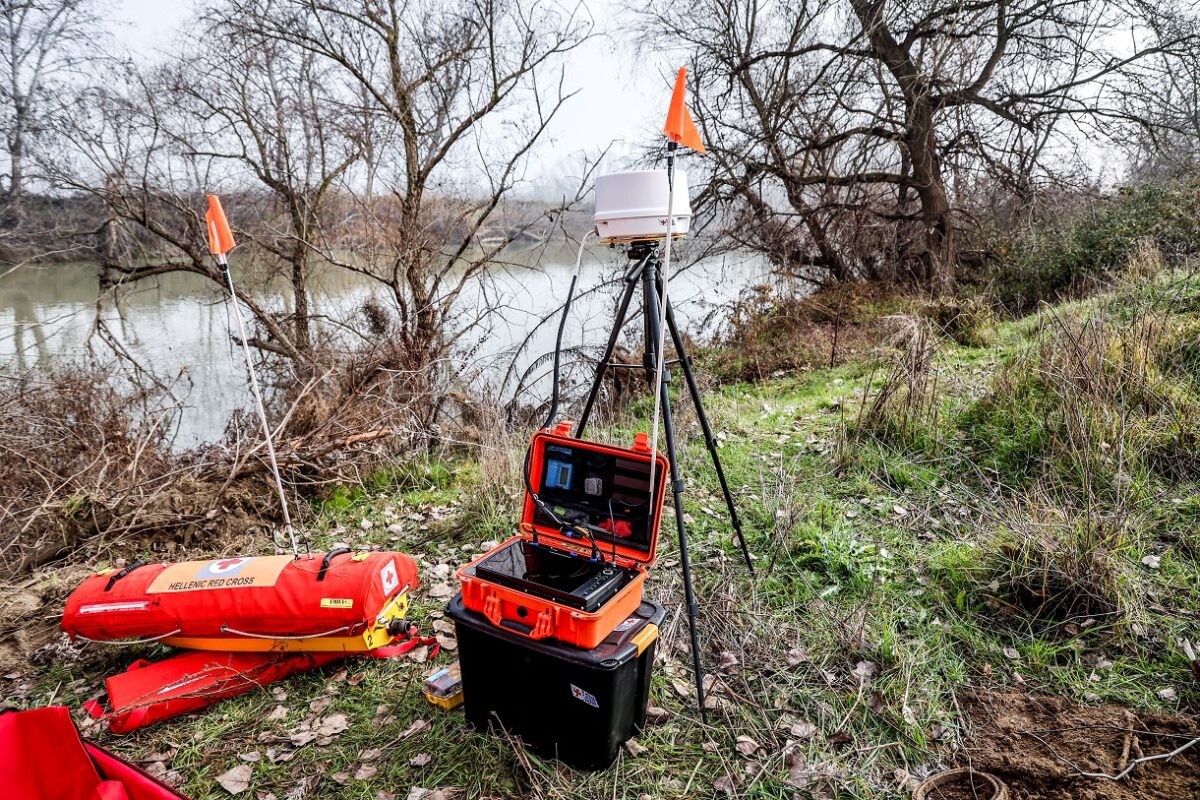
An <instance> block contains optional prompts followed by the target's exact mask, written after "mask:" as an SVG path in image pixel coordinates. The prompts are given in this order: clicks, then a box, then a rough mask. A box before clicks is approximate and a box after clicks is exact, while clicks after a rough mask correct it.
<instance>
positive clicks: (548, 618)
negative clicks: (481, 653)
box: [457, 422, 669, 650]
mask: <svg viewBox="0 0 1200 800" xmlns="http://www.w3.org/2000/svg"><path fill="white" fill-rule="evenodd" d="M547 447H551V448H555V447H557V448H560V449H561V448H569V449H570V450H572V451H583V452H586V453H593V454H598V456H600V457H603V456H611V457H614V458H615V459H620V460H621V462H625V463H628V462H636V463H638V464H641V465H645V470H646V473H647V477H646V479H645V485H644V486H641V487H637V486H633V485H629V486H626V487H625V488H626V490H627V491H626V492H625V494H624V496H625V497H626V498H627V499H631V497H632V496H633V495H634V493H635V492H636V497H641V498H644V501H643V502H645V503H647V504H649V503H650V500H651V497H650V493H649V492H648V488H649V476H648V473H649V464H650V461H651V458H650V442H649V437H648V436H647V435H646V434H644V433H639V434H636V436H635V437H634V445H633V447H632V448H623V447H615V446H613V445H606V444H599V443H596V442H586V441H583V440H581V439H576V438H575V437H573V436H572V435H571V423H570V422H563V423H560V424H559V425H558V427H557V428H555V429H554V430H553V431H549V430H541V431H538V432H537V433H535V434H534V435H533V440H532V441H531V442H530V445H529V448H530V453H529V458H528V466H527V469H528V480H529V486H528V487H527V489H528V488H532V490H533V492H534V493H536V494H538V495H541V494H542V493H543V491H545V489H546V486H545V485H544V484H545V477H546V464H547V456H546V449H547ZM656 461H657V466H656V467H655V473H654V483H655V486H654V492H653V506H652V507H648V508H647V513H646V518H647V523H646V526H645V531H644V536H636V535H635V528H634V527H633V526H632V525H630V524H629V522H628V521H627V520H626V519H622V520H620V521H618V520H617V519H616V518H615V517H614V516H613V514H612V501H611V499H610V500H609V505H608V508H609V514H608V516H609V519H610V522H611V524H610V526H609V530H611V533H606V532H594V533H593V534H592V535H591V537H590V538H591V541H588V540H586V539H583V538H581V537H580V536H579V535H578V534H577V533H575V534H574V535H573V534H571V533H567V532H566V530H564V528H563V527H559V526H555V525H554V524H553V523H552V522H548V521H547V520H546V515H545V512H544V511H543V510H542V509H540V508H539V505H538V503H537V502H535V501H534V499H533V497H531V496H530V492H529V491H526V493H525V507H524V510H523V512H522V514H521V524H520V527H519V533H518V534H517V535H516V536H514V537H512V538H511V539H509V540H507V541H505V542H503V543H501V544H500V545H499V546H497V547H496V548H494V549H493V550H491V551H490V552H488V553H485V554H484V555H482V556H480V557H479V558H477V559H475V560H474V561H472V562H471V563H470V564H467V565H466V566H465V567H462V568H461V569H459V570H458V572H457V576H458V579H459V581H461V582H462V597H463V605H464V606H466V607H467V608H468V609H470V610H471V611H475V612H477V613H480V614H483V615H484V616H485V617H486V618H487V619H488V621H489V622H491V623H492V624H493V625H495V626H497V627H502V628H504V629H505V630H508V631H512V632H513V633H516V634H519V635H521V636H525V637H527V638H530V639H557V640H558V641H561V642H566V643H567V644H572V645H575V646H576V647H581V648H583V649H585V650H591V649H593V648H594V647H596V646H597V645H599V644H600V643H601V642H602V641H604V639H605V638H606V637H607V636H608V635H609V634H610V633H612V632H613V630H615V629H616V627H617V626H618V625H620V624H621V623H622V622H623V621H624V620H625V619H627V618H628V617H629V616H630V615H631V614H633V613H634V612H635V611H637V609H638V607H639V606H640V605H641V602H642V589H643V587H644V585H645V583H646V572H647V569H648V568H649V567H651V566H652V565H653V564H654V560H655V553H656V551H657V549H658V531H659V525H660V524H661V521H662V509H663V494H664V492H665V490H666V485H667V472H668V469H669V465H668V463H667V458H666V456H664V455H663V454H662V453H657V454H656ZM581 482H582V473H581V481H579V482H578V483H581ZM634 483H636V480H634ZM638 488H640V489H641V491H640V492H637V489H638ZM560 501H562V502H568V503H569V500H566V501H563V498H562V497H561V493H560V497H559V498H558V499H557V500H551V502H560ZM560 510H561V509H560ZM640 524H641V521H640V519H639V520H638V521H637V525H638V526H639V527H640ZM622 525H624V526H625V527H622ZM593 531H595V528H594V527H593ZM639 539H641V541H639ZM530 543H532V544H533V545H535V546H536V545H540V546H542V547H547V548H550V549H551V550H552V551H556V552H558V553H565V554H570V555H573V556H577V557H582V558H585V559H586V558H592V559H594V558H595V557H596V556H597V554H598V555H599V557H600V558H601V559H603V561H604V562H606V563H610V564H614V565H616V566H617V567H619V568H622V569H624V570H627V571H628V572H629V573H630V574H631V575H632V577H631V579H630V580H629V581H628V582H627V583H626V584H625V585H624V586H622V587H621V588H620V589H619V590H618V591H617V593H616V594H615V595H614V596H613V597H612V598H610V599H608V600H607V601H606V602H605V603H604V604H603V605H601V606H600V607H599V608H597V609H596V610H595V611H590V612H589V611H585V610H581V609H579V608H573V607H571V606H569V605H565V604H563V603H560V602H556V601H555V600H552V599H549V598H546V597H539V596H537V595H535V594H530V593H529V592H527V591H523V590H522V589H520V588H517V587H515V586H505V585H503V584H500V583H497V582H495V581H494V580H489V579H488V578H485V577H483V576H481V575H478V574H476V573H477V570H478V567H479V565H480V564H481V563H482V562H484V561H487V560H488V559H489V558H490V557H492V556H493V555H495V554H497V553H500V552H501V551H503V550H505V549H506V548H509V547H519V546H520V547H527V546H528V545H529V544H530ZM597 551H598V553H597Z"/></svg>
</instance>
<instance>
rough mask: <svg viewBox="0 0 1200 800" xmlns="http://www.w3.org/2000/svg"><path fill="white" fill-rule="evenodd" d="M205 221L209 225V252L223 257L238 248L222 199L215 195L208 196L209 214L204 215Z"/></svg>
mask: <svg viewBox="0 0 1200 800" xmlns="http://www.w3.org/2000/svg"><path fill="white" fill-rule="evenodd" d="M204 221H205V222H207V223H208V252H210V253H212V254H213V255H214V256H223V255H225V254H226V253H228V252H229V251H230V250H232V249H233V248H234V247H236V246H237V242H235V241H234V240H233V231H231V230H229V220H227V219H225V210H224V209H223V208H221V198H219V197H217V196H216V195H215V194H210V195H209V196H208V213H207V214H205V215H204Z"/></svg>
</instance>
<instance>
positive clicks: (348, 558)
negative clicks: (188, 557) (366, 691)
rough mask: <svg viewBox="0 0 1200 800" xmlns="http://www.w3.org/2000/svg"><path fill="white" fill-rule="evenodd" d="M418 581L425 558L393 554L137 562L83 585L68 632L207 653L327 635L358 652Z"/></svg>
mask: <svg viewBox="0 0 1200 800" xmlns="http://www.w3.org/2000/svg"><path fill="white" fill-rule="evenodd" d="M416 586H417V565H416V563H415V562H414V561H413V560H412V558H410V557H409V556H407V555H404V554H403V553H394V552H378V553H360V554H353V553H350V552H349V551H334V552H332V553H329V554H328V555H324V556H322V555H313V556H304V557H301V558H292V557H291V556H286V555H285V556H257V557H253V556H251V557H243V558H226V559H216V560H213V561H187V562H181V563H177V564H145V565H134V566H132V567H126V568H125V569H123V570H121V571H119V572H116V571H114V572H106V573H102V574H98V575H93V576H92V577H90V578H88V579H87V580H85V581H84V582H83V583H82V584H80V586H79V587H78V588H77V589H76V590H75V591H74V592H72V593H71V596H70V597H69V598H68V599H67V604H66V608H65V609H64V610H63V618H62V629H63V630H64V631H66V632H67V633H68V634H70V635H71V636H72V637H82V638H85V639H91V640H97V641H111V640H114V639H127V638H133V639H163V640H165V641H167V642H168V643H172V644H177V645H179V646H182V647H189V648H193V649H205V650H226V649H228V650H238V649H258V650H267V649H275V650H306V649H314V648H310V647H305V646H303V644H302V637H310V639H319V638H323V637H328V638H330V639H338V640H340V641H344V642H345V646H344V648H339V649H345V650H346V651H347V652H353V651H355V650H362V649H369V645H364V644H363V643H362V641H361V637H362V636H363V635H364V634H365V633H366V632H367V631H368V630H369V629H372V628H373V626H377V625H378V622H379V620H378V617H379V615H380V614H381V613H382V612H383V610H384V609H385V608H386V607H387V606H388V605H389V603H391V602H392V601H393V600H394V599H396V598H399V597H400V596H401V595H403V594H404V593H405V592H407V591H409V590H411V589H413V588H415V587H416ZM272 637H278V641H272ZM354 637H360V640H359V641H357V642H356V641H354V640H353V639H354ZM213 640H225V641H229V642H241V645H237V646H235V645H233V644H230V645H228V646H221V643H220V642H219V641H218V642H214V641H213ZM256 640H257V643H256ZM289 641H290V642H292V643H293V644H292V645H289V644H288V642H289ZM326 644H329V643H326Z"/></svg>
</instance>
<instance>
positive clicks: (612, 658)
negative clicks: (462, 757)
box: [446, 592, 667, 669]
mask: <svg viewBox="0 0 1200 800" xmlns="http://www.w3.org/2000/svg"><path fill="white" fill-rule="evenodd" d="M446 616H448V617H450V619H451V620H453V621H454V623H455V624H456V625H462V626H465V627H467V628H469V629H470V630H473V631H475V632H476V633H479V634H482V635H484V636H489V637H495V638H498V639H502V640H504V641H507V642H510V643H512V644H516V645H520V646H521V647H527V648H529V649H531V650H535V651H537V652H538V653H541V654H543V655H548V656H553V657H555V658H558V659H561V660H563V661H567V662H570V663H572V664H578V665H580V666H583V667H587V668H589V669H616V668H617V667H619V666H621V665H622V664H625V663H627V662H629V661H630V660H631V659H634V658H637V657H638V656H640V655H641V654H642V653H643V652H644V651H645V649H646V647H647V646H648V645H649V644H651V643H653V642H654V641H655V640H657V638H658V629H659V627H660V626H661V625H662V623H663V620H664V619H666V616H667V610H666V609H665V608H663V607H662V606H661V605H659V604H658V603H654V602H652V601H650V600H642V602H641V605H639V606H638V607H637V609H636V610H635V611H634V612H633V613H632V614H630V615H629V616H628V617H626V618H625V619H624V620H623V621H621V622H620V623H619V624H618V625H617V626H616V627H615V628H613V632H612V633H610V634H609V635H608V636H607V637H606V638H605V639H604V641H602V642H601V643H600V644H598V645H596V646H595V647H594V648H592V649H591V650H584V649H582V648H579V647H576V646H575V645H573V644H568V643H566V642H560V641H558V640H557V639H538V640H536V641H535V640H533V639H529V638H527V637H525V636H523V635H521V634H518V633H514V632H512V631H511V630H509V629H508V628H507V627H505V626H504V625H501V626H499V627H497V626H495V625H493V624H492V623H490V622H488V619H487V617H485V616H483V615H482V614H478V613H476V612H474V611H471V610H470V609H469V608H467V607H466V606H465V605H463V600H462V592H459V593H457V594H455V595H454V597H452V598H451V599H450V602H449V603H447V604H446Z"/></svg>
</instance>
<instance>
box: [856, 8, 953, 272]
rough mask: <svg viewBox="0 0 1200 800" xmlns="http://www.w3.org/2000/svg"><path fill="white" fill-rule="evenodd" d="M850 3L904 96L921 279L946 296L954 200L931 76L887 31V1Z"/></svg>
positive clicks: (904, 141)
mask: <svg viewBox="0 0 1200 800" xmlns="http://www.w3.org/2000/svg"><path fill="white" fill-rule="evenodd" d="M850 5H851V6H852V7H853V8H854V13H855V15H856V16H857V17H858V20H859V22H860V23H861V25H862V29H863V33H864V34H866V36H867V39H868V40H869V41H870V43H871V50H872V51H873V52H874V54H875V55H876V56H877V57H878V58H879V60H880V61H882V62H883V64H884V65H885V66H886V67H887V69H888V72H889V73H890V74H891V76H892V77H893V78H894V79H895V81H896V84H897V86H899V88H900V93H901V95H902V96H903V97H904V108H905V117H906V118H905V131H904V138H903V144H904V147H905V149H906V150H907V151H908V158H909V161H910V167H911V169H912V188H913V189H915V190H916V192H917V199H918V200H919V201H920V203H921V224H922V227H923V228H924V230H923V233H924V239H925V247H924V251H923V252H922V253H921V262H922V271H923V273H924V274H923V275H922V276H921V279H922V281H923V282H924V283H925V285H926V286H927V287H928V288H929V289H930V290H931V291H933V292H936V293H942V292H945V291H947V290H949V289H950V288H951V287H952V285H953V283H954V236H953V228H952V225H951V221H950V200H949V198H948V197H947V196H946V181H945V178H944V177H943V175H942V164H941V159H940V158H939V157H938V151H937V131H936V129H935V128H934V124H933V112H934V109H933V103H932V102H931V100H930V95H931V93H932V87H931V86H930V82H929V77H928V76H927V75H925V74H923V73H922V72H921V70H920V69H918V67H917V65H916V64H915V63H914V62H913V59H912V54H911V53H910V52H909V50H908V46H907V45H902V44H901V43H900V42H899V41H897V40H896V37H895V36H893V35H892V32H891V31H890V30H889V29H888V27H887V21H886V19H885V17H884V11H885V8H886V6H887V0H851V2H850Z"/></svg>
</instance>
